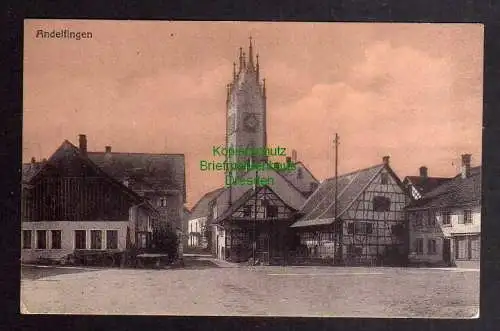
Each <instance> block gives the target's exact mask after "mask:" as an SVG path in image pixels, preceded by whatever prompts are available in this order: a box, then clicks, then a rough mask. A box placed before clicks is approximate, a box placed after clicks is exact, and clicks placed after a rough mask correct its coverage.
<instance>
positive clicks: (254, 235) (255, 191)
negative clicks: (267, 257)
mask: <svg viewBox="0 0 500 331" xmlns="http://www.w3.org/2000/svg"><path fill="white" fill-rule="evenodd" d="M257 176H258V172H257V170H256V171H255V181H257ZM255 181H254V184H253V192H254V197H255V200H254V201H255V203H254V217H253V231H252V233H253V236H252V237H253V243H252V259H253V265H255V250H256V248H257V238H256V233H255V225H256V224H255V223H257V184H256V183H255Z"/></svg>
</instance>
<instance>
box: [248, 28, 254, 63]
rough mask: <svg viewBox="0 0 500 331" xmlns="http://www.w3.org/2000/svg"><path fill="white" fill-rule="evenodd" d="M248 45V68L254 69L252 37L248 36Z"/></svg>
mask: <svg viewBox="0 0 500 331" xmlns="http://www.w3.org/2000/svg"><path fill="white" fill-rule="evenodd" d="M248 39H249V41H250V45H249V46H248V69H254V67H253V47H252V37H251V36H250V37H248Z"/></svg>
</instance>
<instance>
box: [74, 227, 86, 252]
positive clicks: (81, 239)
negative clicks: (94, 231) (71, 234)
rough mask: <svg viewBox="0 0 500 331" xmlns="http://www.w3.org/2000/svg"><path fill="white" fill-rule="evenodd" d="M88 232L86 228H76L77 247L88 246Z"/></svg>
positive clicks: (83, 247) (84, 247)
mask: <svg viewBox="0 0 500 331" xmlns="http://www.w3.org/2000/svg"><path fill="white" fill-rule="evenodd" d="M86 243H87V232H86V231H85V230H75V249H86V248H87V245H86Z"/></svg>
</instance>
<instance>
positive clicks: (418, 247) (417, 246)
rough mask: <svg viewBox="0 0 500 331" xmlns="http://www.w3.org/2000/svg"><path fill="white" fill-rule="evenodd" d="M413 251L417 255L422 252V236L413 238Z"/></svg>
mask: <svg viewBox="0 0 500 331" xmlns="http://www.w3.org/2000/svg"><path fill="white" fill-rule="evenodd" d="M415 252H416V253H417V254H418V255H422V254H424V239H422V238H417V239H416V240H415Z"/></svg>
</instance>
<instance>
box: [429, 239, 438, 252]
mask: <svg viewBox="0 0 500 331" xmlns="http://www.w3.org/2000/svg"><path fill="white" fill-rule="evenodd" d="M427 254H429V255H430V254H436V240H435V239H429V240H427Z"/></svg>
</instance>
